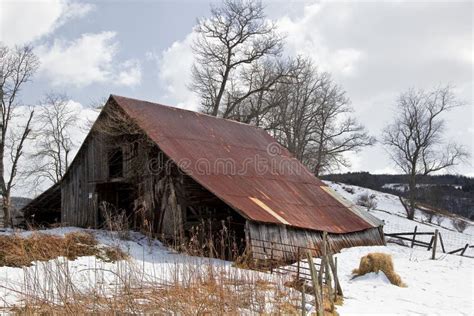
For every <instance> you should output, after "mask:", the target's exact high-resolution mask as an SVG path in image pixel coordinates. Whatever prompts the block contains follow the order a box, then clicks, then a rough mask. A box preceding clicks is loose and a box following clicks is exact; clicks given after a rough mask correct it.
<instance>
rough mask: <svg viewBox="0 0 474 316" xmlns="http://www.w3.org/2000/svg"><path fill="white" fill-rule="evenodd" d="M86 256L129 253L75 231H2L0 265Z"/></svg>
mask: <svg viewBox="0 0 474 316" xmlns="http://www.w3.org/2000/svg"><path fill="white" fill-rule="evenodd" d="M83 256H97V257H100V258H103V259H104V260H108V261H112V262H113V261H116V260H122V259H125V258H126V255H125V254H124V253H123V252H122V251H121V250H120V249H119V248H116V247H105V248H99V247H97V240H96V239H95V237H94V236H93V235H92V234H89V233H85V232H75V233H69V234H66V235H65V236H64V237H61V236H55V235H49V234H41V233H36V232H35V233H32V234H31V235H30V236H28V237H22V236H20V235H0V267H1V266H7V267H26V266H30V265H31V264H32V262H33V261H48V260H52V259H55V258H58V257H66V258H68V259H70V260H74V259H76V258H78V257H83Z"/></svg>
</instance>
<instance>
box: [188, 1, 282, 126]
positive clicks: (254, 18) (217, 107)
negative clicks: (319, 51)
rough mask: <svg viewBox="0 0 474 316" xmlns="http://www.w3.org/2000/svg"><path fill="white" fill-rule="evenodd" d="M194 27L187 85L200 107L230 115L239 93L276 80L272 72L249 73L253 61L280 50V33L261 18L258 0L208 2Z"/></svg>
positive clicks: (239, 101) (262, 87)
mask: <svg viewBox="0 0 474 316" xmlns="http://www.w3.org/2000/svg"><path fill="white" fill-rule="evenodd" d="M195 31H196V32H197V35H198V37H197V39H196V40H195V42H194V45H193V51H194V55H195V60H196V62H195V64H194V65H193V68H192V78H193V81H192V84H191V89H192V90H193V91H195V92H196V93H197V94H198V95H199V97H200V99H201V107H202V110H203V111H204V112H206V113H208V114H211V115H214V116H222V117H226V118H229V117H232V116H233V115H235V114H236V113H238V112H239V110H238V109H237V107H239V106H240V104H242V102H243V101H244V100H245V99H247V98H249V97H250V96H252V95H254V94H256V93H258V92H261V91H264V90H268V89H270V87H271V86H272V85H273V84H274V83H275V82H276V78H275V76H274V74H275V73H273V74H272V75H271V76H267V77H265V79H264V80H259V79H262V78H254V77H253V76H252V74H254V73H255V68H254V65H255V63H257V62H260V61H263V60H265V59H267V58H270V57H274V56H278V55H279V54H280V53H281V50H282V38H281V37H280V36H279V35H278V34H277V33H276V26H275V24H273V23H271V22H269V21H268V20H267V19H266V17H265V14H264V9H263V6H262V4H261V2H259V1H252V0H248V1H242V0H226V1H224V3H223V4H222V5H221V6H219V7H212V8H211V16H210V17H209V18H204V19H201V20H199V21H198V24H197V26H196V28H195ZM257 83H260V84H257Z"/></svg>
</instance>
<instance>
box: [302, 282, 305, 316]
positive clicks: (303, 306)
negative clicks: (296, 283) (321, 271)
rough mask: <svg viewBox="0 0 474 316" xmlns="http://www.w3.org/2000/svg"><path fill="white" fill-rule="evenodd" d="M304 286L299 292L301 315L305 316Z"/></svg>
mask: <svg viewBox="0 0 474 316" xmlns="http://www.w3.org/2000/svg"><path fill="white" fill-rule="evenodd" d="M305 286H306V284H305V283H303V288H302V290H301V315H302V316H306V298H305V293H304V292H305Z"/></svg>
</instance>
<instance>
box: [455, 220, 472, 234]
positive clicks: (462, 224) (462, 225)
mask: <svg viewBox="0 0 474 316" xmlns="http://www.w3.org/2000/svg"><path fill="white" fill-rule="evenodd" d="M451 224H452V225H453V227H454V228H455V229H456V230H457V231H458V232H460V233H463V232H464V231H465V230H466V228H468V227H469V224H468V223H467V222H466V221H465V220H463V219H461V218H455V217H454V218H452V219H451Z"/></svg>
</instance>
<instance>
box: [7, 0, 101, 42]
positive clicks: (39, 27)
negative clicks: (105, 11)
mask: <svg viewBox="0 0 474 316" xmlns="http://www.w3.org/2000/svg"><path fill="white" fill-rule="evenodd" d="M0 7H1V10H0V21H1V22H0V23H1V25H0V41H2V42H4V43H5V44H7V45H8V46H13V45H21V44H26V43H29V42H31V41H34V40H37V39H39V38H41V37H43V36H45V35H47V34H49V33H51V32H53V31H54V30H55V29H56V28H58V27H59V26H61V25H62V24H63V23H65V22H66V21H68V20H70V19H73V18H78V17H82V16H84V15H86V14H87V13H88V12H90V11H91V10H92V9H93V8H94V6H93V5H91V4H84V3H78V2H71V1H67V0H46V1H5V0H3V1H1V3H0Z"/></svg>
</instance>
